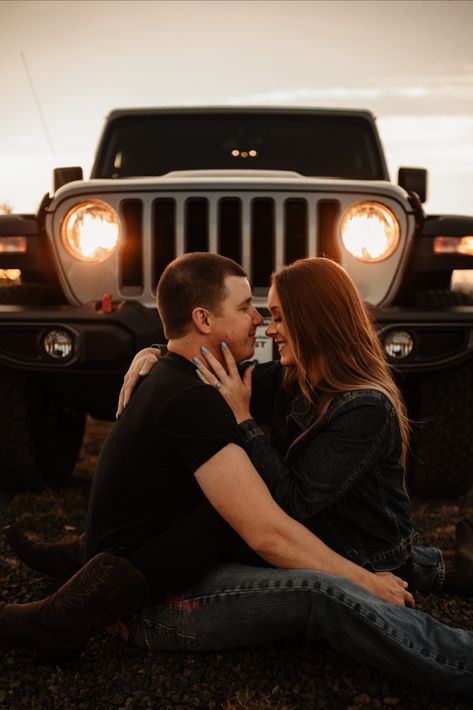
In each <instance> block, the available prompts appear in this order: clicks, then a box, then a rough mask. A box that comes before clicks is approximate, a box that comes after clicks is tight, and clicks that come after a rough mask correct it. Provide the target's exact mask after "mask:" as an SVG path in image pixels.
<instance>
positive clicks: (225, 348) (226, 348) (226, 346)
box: [222, 340, 228, 350]
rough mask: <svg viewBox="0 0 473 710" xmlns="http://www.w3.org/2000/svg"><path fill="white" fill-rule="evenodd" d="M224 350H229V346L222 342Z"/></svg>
mask: <svg viewBox="0 0 473 710" xmlns="http://www.w3.org/2000/svg"><path fill="white" fill-rule="evenodd" d="M222 350H228V345H227V344H226V342H225V341H224V340H222Z"/></svg>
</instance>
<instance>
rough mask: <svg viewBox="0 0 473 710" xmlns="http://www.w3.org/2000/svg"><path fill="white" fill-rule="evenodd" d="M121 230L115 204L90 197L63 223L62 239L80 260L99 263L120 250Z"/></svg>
mask: <svg viewBox="0 0 473 710" xmlns="http://www.w3.org/2000/svg"><path fill="white" fill-rule="evenodd" d="M119 231H120V230H119V221H118V215H117V213H116V212H115V210H114V209H113V207H111V206H110V205H107V203H106V202H101V201H100V200H89V201H87V202H81V203H80V204H78V205H75V207H73V208H72V209H71V210H69V212H68V213H67V215H66V219H65V220H64V222H63V225H62V238H63V241H64V244H65V245H66V248H67V250H68V251H69V252H70V254H72V256H74V257H75V258H76V259H79V260H80V261H89V262H99V261H105V259H108V258H109V257H110V256H111V255H112V254H113V252H114V251H115V250H116V248H117V244H118V235H119Z"/></svg>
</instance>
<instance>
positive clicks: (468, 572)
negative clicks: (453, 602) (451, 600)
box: [442, 518, 473, 595]
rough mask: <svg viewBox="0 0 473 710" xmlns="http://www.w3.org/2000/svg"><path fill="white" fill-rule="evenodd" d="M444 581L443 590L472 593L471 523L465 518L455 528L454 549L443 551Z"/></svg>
mask: <svg viewBox="0 0 473 710" xmlns="http://www.w3.org/2000/svg"><path fill="white" fill-rule="evenodd" d="M443 556H444V560H445V582H444V584H443V587H442V591H443V592H454V593H456V594H465V595H471V594H473V523H472V522H471V521H470V520H467V519H466V518H465V519H463V520H460V521H459V522H458V523H457V524H456V528H455V549H454V550H448V551H445V552H444V551H443Z"/></svg>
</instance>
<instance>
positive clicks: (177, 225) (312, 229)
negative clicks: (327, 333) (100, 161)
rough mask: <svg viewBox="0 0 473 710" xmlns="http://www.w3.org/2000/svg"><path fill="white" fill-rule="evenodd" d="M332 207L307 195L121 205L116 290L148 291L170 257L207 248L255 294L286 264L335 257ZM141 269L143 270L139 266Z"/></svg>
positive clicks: (335, 204) (335, 210)
mask: <svg viewBox="0 0 473 710" xmlns="http://www.w3.org/2000/svg"><path fill="white" fill-rule="evenodd" d="M340 209H341V208H340V204H339V201H338V200H330V199H320V198H317V195H315V194H311V195H304V196H302V195H296V196H293V195H291V196H288V195H287V194H286V195H281V196H278V195H276V196H275V195H274V193H273V194H272V195H271V196H265V195H255V194H254V193H253V194H251V195H249V194H238V195H212V196H211V197H209V196H208V195H207V196H200V195H192V196H189V195H188V194H187V195H185V196H180V195H176V194H175V193H174V194H173V195H172V196H160V197H156V198H155V199H153V200H150V201H149V202H146V201H144V200H142V199H126V200H123V201H122V202H121V203H120V212H121V218H122V224H123V226H124V240H123V243H122V248H121V252H120V288H121V290H122V292H123V295H124V296H127V295H128V296H132V295H134V296H137V295H139V294H140V293H143V292H145V291H147V292H149V289H150V288H151V289H153V288H154V287H155V285H156V284H157V282H158V280H159V277H160V275H161V273H162V271H163V269H164V268H165V266H166V265H167V264H168V263H169V262H170V261H171V260H172V259H174V258H175V257H176V256H178V255H179V254H183V253H185V252H193V251H210V252H214V253H218V254H222V255H224V256H228V257H230V258H231V259H234V260H235V261H237V262H238V263H240V264H241V265H242V266H243V268H244V269H245V271H246V272H247V273H248V275H249V277H250V281H251V283H252V287H253V291H254V292H255V294H258V292H260V293H261V289H263V290H264V289H266V288H267V286H268V282H269V277H270V275H271V273H272V271H273V270H274V269H275V268H278V267H279V266H281V265H283V264H286V263H290V262H291V261H294V259H297V258H301V257H306V256H315V255H316V254H322V253H323V254H326V255H328V256H331V257H332V258H335V259H337V260H338V255H337V253H336V248H335V242H336V240H335V230H336V225H337V221H338V217H339V214H340ZM145 235H149V237H147V236H145ZM289 235H290V236H289ZM143 264H149V265H150V267H148V268H145V269H143Z"/></svg>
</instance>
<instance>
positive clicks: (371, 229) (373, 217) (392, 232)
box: [340, 202, 399, 262]
mask: <svg viewBox="0 0 473 710" xmlns="http://www.w3.org/2000/svg"><path fill="white" fill-rule="evenodd" d="M340 232H341V237H342V242H343V246H344V247H345V249H346V250H347V251H348V252H349V253H350V254H352V255H353V256H355V257H356V258H357V259H360V260H361V261H368V262H373V261H382V260H383V259H387V257H388V256H390V255H391V254H392V253H393V251H394V250H395V249H396V247H397V245H398V244H399V222H398V221H397V218H396V216H395V214H394V213H393V212H391V210H390V209H389V208H388V207H385V206H384V205H381V204H379V203H378V202H358V203H357V204H356V205H353V206H352V207H350V208H349V209H348V210H347V211H346V212H345V214H344V215H343V219H342V222H341V225H340Z"/></svg>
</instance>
